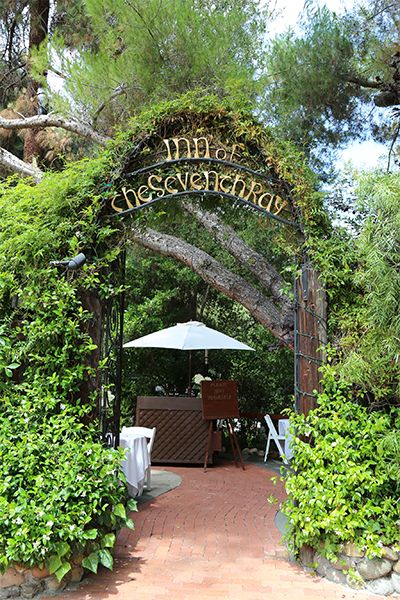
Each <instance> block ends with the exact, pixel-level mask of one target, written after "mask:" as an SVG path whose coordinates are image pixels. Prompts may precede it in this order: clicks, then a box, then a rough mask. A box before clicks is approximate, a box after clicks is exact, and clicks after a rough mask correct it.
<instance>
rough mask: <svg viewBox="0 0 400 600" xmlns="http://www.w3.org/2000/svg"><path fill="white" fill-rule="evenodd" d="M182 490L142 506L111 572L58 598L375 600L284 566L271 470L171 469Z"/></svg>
mask: <svg viewBox="0 0 400 600" xmlns="http://www.w3.org/2000/svg"><path fill="white" fill-rule="evenodd" d="M169 470H171V471H173V472H175V473H177V474H179V475H180V476H181V477H182V484H181V485H180V486H179V487H178V488H176V489H174V490H172V491H170V492H168V493H167V494H164V495H163V496H159V497H158V498H156V499H155V500H153V501H151V502H148V503H147V504H144V505H142V506H141V507H140V510H139V513H138V514H136V513H135V514H134V515H133V518H134V521H135V525H136V530H135V531H133V532H132V531H130V530H123V531H122V532H121V534H120V536H119V540H118V546H117V550H116V562H115V568H114V571H112V572H110V571H107V570H106V569H102V570H101V571H100V572H99V574H98V575H97V577H95V576H93V577H89V578H87V579H86V580H85V581H84V582H82V584H81V586H80V588H79V590H78V591H76V592H69V593H65V594H64V595H63V596H58V598H59V599H61V598H63V600H108V599H110V600H111V599H114V598H116V599H117V600H134V599H138V600H167V599H168V600H181V599H182V600H206V599H209V598H214V599H215V600H217V599H218V600H265V599H266V598H267V599H270V600H289V599H290V600H297V599H304V600H308V599H314V598H321V599H324V600H325V599H326V600H331V599H332V600H334V599H339V598H340V599H342V600H373V599H374V600H375V599H379V598H382V596H376V595H374V594H369V593H367V592H356V591H352V590H348V589H346V588H344V587H342V586H339V585H335V584H333V583H330V582H328V581H324V580H320V579H317V578H313V577H311V576H310V575H307V574H305V573H304V572H303V571H301V570H300V569H299V568H298V567H297V566H296V565H293V564H290V563H289V562H288V561H287V560H285V558H284V557H285V554H286V553H285V549H284V547H283V545H282V544H281V541H280V534H279V532H278V530H277V528H276V526H275V524H274V516H275V513H276V510H277V506H276V505H275V506H274V505H271V504H269V503H268V502H267V498H268V496H270V494H273V495H274V496H275V497H277V498H278V499H279V500H282V499H283V498H284V491H283V488H282V484H281V483H280V482H278V484H277V485H276V486H275V485H274V484H273V483H272V482H271V479H270V478H271V477H274V476H276V474H275V473H273V472H272V471H268V470H265V469H263V468H260V467H258V466H256V465H253V464H248V465H246V471H244V472H243V471H242V470H241V469H236V468H235V466H234V465H233V464H229V463H226V464H223V465H219V466H216V467H214V468H211V469H209V470H208V471H207V473H204V472H203V469H201V468H188V467H182V468H181V467H179V468H178V467H177V468H175V467H173V468H170V469H169Z"/></svg>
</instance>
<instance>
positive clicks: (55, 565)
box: [48, 554, 62, 574]
mask: <svg viewBox="0 0 400 600" xmlns="http://www.w3.org/2000/svg"><path fill="white" fill-rule="evenodd" d="M61 565H62V561H61V558H60V557H59V556H57V554H53V556H50V558H49V561H48V567H49V573H50V574H52V573H55V572H56V571H57V570H58V569H59V568H60V567H61Z"/></svg>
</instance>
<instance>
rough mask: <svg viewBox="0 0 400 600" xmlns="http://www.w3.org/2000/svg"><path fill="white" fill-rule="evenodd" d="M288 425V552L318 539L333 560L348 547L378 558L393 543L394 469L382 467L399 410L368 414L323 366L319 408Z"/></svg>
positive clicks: (396, 533)
mask: <svg viewBox="0 0 400 600" xmlns="http://www.w3.org/2000/svg"><path fill="white" fill-rule="evenodd" d="M291 419H292V428H293V430H294V432H295V438H294V458H293V461H292V469H291V471H290V473H289V474H288V475H287V478H286V489H287V492H288V494H289V500H288V501H287V502H286V503H285V505H284V507H283V510H284V513H285V514H286V515H287V516H288V519H289V526H290V532H289V533H288V536H287V537H288V541H289V543H290V545H291V546H292V549H293V550H294V552H295V553H296V552H298V551H299V549H300V548H301V547H302V546H303V544H309V545H310V546H312V547H313V548H319V547H320V544H321V541H324V542H325V550H326V552H327V553H328V555H329V554H331V555H333V554H335V553H336V552H338V551H339V549H340V545H341V544H342V543H344V542H354V543H355V544H356V545H357V546H358V547H359V548H360V549H363V550H364V551H366V552H367V554H368V555H370V556H379V555H380V554H381V548H382V545H388V544H396V543H399V542H400V530H399V498H398V493H397V489H396V488H397V486H398V483H399V469H398V464H397V465H396V466H397V468H396V469H393V463H392V461H388V457H389V456H390V448H388V441H390V440H389V437H390V436H392V437H393V434H396V435H395V437H396V438H397V440H399V439H400V409H399V408H392V409H391V410H390V411H388V412H382V411H380V412H371V411H370V410H368V408H367V407H365V406H362V404H360V403H357V402H355V401H354V399H353V397H352V392H351V389H350V387H349V386H346V385H345V384H344V383H340V382H339V381H338V376H337V373H336V371H335V369H334V367H331V366H327V367H326V368H325V376H324V391H323V393H321V394H319V395H318V407H317V408H316V409H315V410H313V411H311V412H310V413H309V415H308V416H307V417H305V416H304V415H292V417H291ZM397 460H398V457H397Z"/></svg>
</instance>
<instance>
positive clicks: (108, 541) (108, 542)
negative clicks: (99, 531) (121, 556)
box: [101, 533, 115, 548]
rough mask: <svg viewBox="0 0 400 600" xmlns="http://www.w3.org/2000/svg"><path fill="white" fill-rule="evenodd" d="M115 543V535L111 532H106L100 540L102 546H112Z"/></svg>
mask: <svg viewBox="0 0 400 600" xmlns="http://www.w3.org/2000/svg"><path fill="white" fill-rule="evenodd" d="M114 544H115V535H114V534H113V533H106V535H105V536H104V537H103V539H102V541H101V545H102V546H103V548H113V547H114Z"/></svg>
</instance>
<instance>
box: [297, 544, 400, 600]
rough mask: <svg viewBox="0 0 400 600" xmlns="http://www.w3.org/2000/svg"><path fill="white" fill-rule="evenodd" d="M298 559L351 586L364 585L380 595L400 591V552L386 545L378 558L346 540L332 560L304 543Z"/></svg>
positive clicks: (311, 569) (363, 587)
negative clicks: (367, 555) (366, 553)
mask: <svg viewBox="0 0 400 600" xmlns="http://www.w3.org/2000/svg"><path fill="white" fill-rule="evenodd" d="M299 562H300V563H301V564H302V566H303V567H304V568H305V569H306V570H307V571H310V572H317V573H318V574H319V575H321V576H322V577H325V578H326V579H329V581H333V582H335V583H340V584H342V585H346V586H348V587H350V588H352V589H356V590H361V589H367V590H368V591H369V592H373V593H374V594H380V595H382V596H389V595H392V594H400V553H399V552H397V551H395V550H394V549H393V548H390V547H389V546H383V548H382V557H381V558H367V557H366V556H365V554H364V553H363V552H360V551H359V550H358V548H357V547H356V546H355V545H354V544H352V543H347V544H344V546H343V547H342V551H341V552H340V553H339V554H338V557H337V560H336V561H335V562H333V561H329V560H328V559H326V558H325V557H324V556H322V555H321V553H320V552H318V551H316V550H314V549H313V548H311V547H310V546H306V545H305V546H303V547H302V548H301V550H300V554H299Z"/></svg>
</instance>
